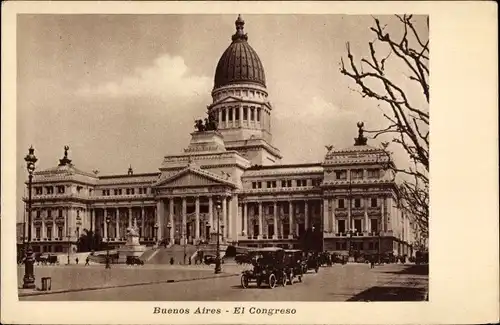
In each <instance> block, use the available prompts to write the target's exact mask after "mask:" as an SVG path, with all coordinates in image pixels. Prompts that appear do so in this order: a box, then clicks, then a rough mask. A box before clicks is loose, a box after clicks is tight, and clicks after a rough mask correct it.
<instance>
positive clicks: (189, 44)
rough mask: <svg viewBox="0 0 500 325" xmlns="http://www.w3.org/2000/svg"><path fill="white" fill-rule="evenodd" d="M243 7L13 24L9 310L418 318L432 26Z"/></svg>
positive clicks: (429, 244)
mask: <svg viewBox="0 0 500 325" xmlns="http://www.w3.org/2000/svg"><path fill="white" fill-rule="evenodd" d="M247 11H248V10H235V11H230V13H213V12H201V13H200V12H197V13H189V12H183V13H168V12H165V13H160V12H159V13H154V14H153V13H140V12H137V13H132V12H128V13H118V12H117V13H111V12H110V13H84V12H82V13H79V12H74V13H71V14H69V13H30V12H23V13H18V14H17V15H16V17H15V39H16V43H15V61H16V65H15V68H14V69H15V76H16V78H15V96H14V98H15V111H14V112H13V114H15V118H14V120H12V123H13V124H14V129H15V131H14V132H15V133H14V135H15V140H14V142H13V143H14V145H15V148H11V150H12V152H14V153H15V159H16V160H15V161H16V162H15V165H14V166H13V168H12V169H11V171H10V174H11V177H13V178H15V186H16V187H15V190H10V192H11V195H13V196H14V199H13V201H12V202H13V207H14V208H15V210H14V211H16V212H15V214H14V215H9V218H11V219H14V218H13V217H15V227H16V230H15V238H14V236H11V238H12V239H13V240H15V246H14V244H13V242H12V247H13V248H14V247H15V251H16V254H15V255H16V257H15V261H14V260H13V259H9V262H7V263H5V262H4V259H3V260H2V268H4V267H5V266H6V264H11V266H12V268H13V267H14V264H15V263H17V266H16V270H15V271H14V270H13V271H12V274H13V277H12V278H11V280H14V279H15V280H16V281H15V283H16V287H17V292H16V298H17V300H18V302H19V303H21V304H23V303H29V302H53V303H57V302H81V303H83V302H144V303H145V302H149V303H150V304H149V307H147V309H148V314H149V316H154V315H177V316H183V317H187V316H188V315H195V316H196V315H224V314H225V315H227V316H229V314H231V315H232V316H252V315H256V316H266V317H272V316H285V317H294V315H296V314H297V313H300V310H299V309H298V308H297V306H298V305H293V304H287V303H298V302H320V303H321V302H323V303H326V302H365V303H366V302H370V303H372V302H412V303H416V304H418V305H421V306H422V307H421V308H422V310H424V308H430V307H425V306H427V305H428V304H429V301H432V299H433V294H434V292H435V291H430V290H429V289H430V285H429V283H430V280H431V278H432V277H430V270H429V269H430V267H431V266H430V265H431V264H430V262H429V261H430V259H432V260H433V263H434V261H436V263H441V262H444V260H443V259H440V260H437V259H434V258H433V257H432V256H433V252H434V251H435V249H434V245H439V244H440V242H439V241H434V240H433V239H434V238H436V236H435V235H433V233H434V228H433V224H432V223H431V222H430V218H429V216H430V214H431V213H430V210H431V209H430V208H431V204H430V202H431V195H430V194H431V193H430V189H431V188H434V183H433V182H434V178H432V182H431V178H430V165H431V158H432V164H434V158H433V157H431V155H430V146H429V144H430V142H431V139H430V138H431V137H430V134H431V130H430V125H431V110H430V106H431V103H433V99H431V95H430V94H431V91H430V85H431V75H432V74H431V72H430V67H431V44H432V47H433V48H434V46H435V44H436V43H434V42H433V41H432V40H431V37H430V26H432V24H433V22H434V21H433V18H432V16H431V15H429V14H424V13H421V11H415V13H412V12H411V11H401V13H394V14H390V13H384V14H382V13H381V14H345V13H319V12H318V13H314V14H305V13H286V14H285V13H280V12H279V11H278V12H274V13H252V12H251V11H250V12H249V13H247ZM438 47H439V46H438ZM433 53H434V52H433ZM432 57H433V58H434V55H433V56H432ZM433 64H434V63H433ZM433 67H434V65H433ZM2 83H3V82H2ZM432 84H433V85H434V83H432ZM433 90H434V88H433ZM2 91H4V90H2ZM433 94H434V91H433ZM432 106H433V113H432V116H433V121H434V108H435V107H437V106H435V105H434V104H432ZM441 108H442V107H441ZM441 108H439V107H438V108H437V109H438V110H439V109H441ZM442 114H443V113H441V116H442ZM441 118H442V117H441ZM2 120H4V119H3V117H2ZM2 122H3V121H2ZM433 123H434V122H433ZM443 131H444V130H443V129H441V132H443ZM432 134H433V143H434V132H432ZM441 137H443V136H442V135H441ZM3 140H4V139H3V138H2V141H3ZM436 141H439V139H437V140H436ZM436 143H437V142H436ZM2 147H3V146H2ZM436 148H437V146H436ZM2 152H3V150H2ZM434 152H437V151H435V150H434V149H433V154H434ZM438 155H439V154H438ZM2 163H3V162H2ZM433 166H434V165H433ZM2 169H3V170H4V167H2ZM11 183H13V182H11ZM435 188H438V185H436V187H435ZM2 193H5V188H4V186H3V185H2ZM2 201H4V200H3V198H2ZM432 202H433V206H434V202H436V201H435V197H433V199H432ZM435 206H438V203H436V205H435ZM2 210H4V211H5V209H4V208H2ZM9 211H10V210H9ZM432 214H433V217H434V216H435V215H437V214H435V213H432ZM2 217H4V216H2ZM11 224H12V225H13V222H12V223H11ZM9 225H10V224H9ZM483 226H484V225H483ZM9 228H10V227H9ZM4 231H6V230H5V225H4V224H2V237H3V233H4ZM439 231H440V232H441V233H440V234H441V235H442V232H443V229H442V226H441V227H440V228H439ZM9 232H11V233H14V230H13V229H9ZM437 237H438V236H437ZM3 244H4V243H3V242H2V245H3ZM450 253H451V254H461V253H460V251H453V252H450ZM2 255H4V252H3V251H2ZM9 268H10V266H9ZM2 277H3V279H2V281H4V279H5V276H4V275H2ZM431 287H432V286H431ZM436 294H437V293H436ZM158 302H162V303H158ZM167 302H171V303H175V305H172V304H169V303H167ZM179 302H186V303H188V302H189V303H191V304H189V305H182V304H178V303H179ZM202 302H203V303H202ZM218 302H225V303H229V302H230V303H232V305H227V306H230V307H227V308H225V307H224V308H220V306H218V305H210V304H207V303H218ZM264 302H268V304H262V303H264ZM274 302H281V303H282V304H281V305H280V306H273V305H272V304H270V303H274ZM151 303H152V304H151ZM234 303H236V304H234ZM243 303H246V304H247V303H250V304H249V305H248V304H247V305H244V304H243ZM347 305H354V304H347ZM369 305H371V304H369ZM2 308H3V307H2ZM125 308H127V307H125ZM353 308H354V307H353ZM417 308H419V307H417ZM288 319H289V320H288V321H290V319H291V318H288ZM82 321H83V320H82ZM163 321H165V319H163ZM288 321H287V322H288ZM403 321H404V319H401V322H403Z"/></svg>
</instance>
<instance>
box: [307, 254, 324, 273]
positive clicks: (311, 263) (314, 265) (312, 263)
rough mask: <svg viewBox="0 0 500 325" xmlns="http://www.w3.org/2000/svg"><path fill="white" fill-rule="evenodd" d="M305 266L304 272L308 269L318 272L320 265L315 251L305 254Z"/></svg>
mask: <svg viewBox="0 0 500 325" xmlns="http://www.w3.org/2000/svg"><path fill="white" fill-rule="evenodd" d="M306 265H307V267H306V272H304V273H307V271H309V270H314V272H316V273H318V271H319V267H320V266H321V265H320V260H319V255H318V253H316V252H309V253H308V254H307V264H306Z"/></svg>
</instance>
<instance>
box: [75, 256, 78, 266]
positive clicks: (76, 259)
mask: <svg viewBox="0 0 500 325" xmlns="http://www.w3.org/2000/svg"><path fill="white" fill-rule="evenodd" d="M75 262H76V264H77V265H78V257H77V258H75Z"/></svg>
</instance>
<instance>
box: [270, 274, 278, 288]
mask: <svg viewBox="0 0 500 325" xmlns="http://www.w3.org/2000/svg"><path fill="white" fill-rule="evenodd" d="M276 282H277V281H276V276H275V275H274V274H271V275H270V276H269V288H271V289H274V288H275V287H276Z"/></svg>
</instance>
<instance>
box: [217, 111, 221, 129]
mask: <svg viewBox="0 0 500 325" xmlns="http://www.w3.org/2000/svg"><path fill="white" fill-rule="evenodd" d="M220 111H221V110H220V108H218V109H217V125H221V112H220Z"/></svg>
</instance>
